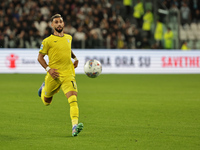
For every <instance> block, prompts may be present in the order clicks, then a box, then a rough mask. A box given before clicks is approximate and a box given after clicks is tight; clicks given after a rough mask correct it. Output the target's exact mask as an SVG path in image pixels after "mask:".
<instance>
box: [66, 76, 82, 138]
mask: <svg viewBox="0 0 200 150" xmlns="http://www.w3.org/2000/svg"><path fill="white" fill-rule="evenodd" d="M62 90H63V92H64V93H65V95H66V97H67V99H68V102H69V105H70V117H71V122H72V136H77V135H78V133H79V132H80V131H81V130H82V129H83V124H82V123H79V124H78V118H79V108H78V103H77V86H76V81H75V79H73V81H66V82H63V84H62Z"/></svg>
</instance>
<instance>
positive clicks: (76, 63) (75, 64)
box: [74, 60, 78, 68]
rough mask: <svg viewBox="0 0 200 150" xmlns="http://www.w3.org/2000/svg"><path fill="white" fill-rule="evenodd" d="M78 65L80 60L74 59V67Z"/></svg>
mask: <svg viewBox="0 0 200 150" xmlns="http://www.w3.org/2000/svg"><path fill="white" fill-rule="evenodd" d="M76 67H78V60H75V61H74V68H76Z"/></svg>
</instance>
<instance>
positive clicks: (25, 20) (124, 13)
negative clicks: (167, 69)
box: [0, 0, 200, 49]
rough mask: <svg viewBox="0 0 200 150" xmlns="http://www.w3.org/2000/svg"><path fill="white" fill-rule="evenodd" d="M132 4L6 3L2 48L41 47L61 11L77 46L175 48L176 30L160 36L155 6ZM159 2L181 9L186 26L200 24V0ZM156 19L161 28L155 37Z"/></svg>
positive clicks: (0, 27) (72, 0)
mask: <svg viewBox="0 0 200 150" xmlns="http://www.w3.org/2000/svg"><path fill="white" fill-rule="evenodd" d="M133 1H135V3H134V5H133ZM133 1H132V0H123V2H122V3H117V2H116V1H115V0H1V3H0V48H39V47H40V45H41V42H42V40H43V39H44V38H46V37H48V36H49V35H50V34H51V33H52V28H51V26H50V18H51V16H52V15H54V14H56V13H59V14H61V15H62V16H63V19H64V21H65V28H64V32H65V33H68V34H70V35H72V36H73V42H72V48H88V49H90V48H97V49H98V48H109V49H116V48H117V49H133V48H168V49H170V48H171V47H172V46H171V45H172V44H171V43H170V40H171V39H173V33H172V31H171V29H170V28H168V29H167V31H166V33H163V35H159V33H160V32H163V29H162V28H163V23H162V22H161V21H160V20H157V22H156V21H155V20H154V16H153V13H152V8H151V9H148V8H144V5H143V3H142V1H140V0H133ZM147 1H148V0H147ZM160 1H161V3H162V4H163V5H165V7H167V8H168V9H174V10H175V9H176V8H177V9H180V10H181V11H182V23H185V22H187V21H191V20H195V21H199V20H200V17H199V16H200V15H199V2H198V1H197V0H160ZM195 2H196V3H195ZM121 4H123V5H121ZM194 9H195V11H191V10H194ZM191 14H192V16H193V18H191ZM130 18H133V19H134V21H135V22H134V23H132V22H131V21H130ZM154 21H155V22H156V27H155V32H154V33H152V24H153V23H154ZM161 30H162V31H161ZM157 33H158V34H157ZM167 33H168V34H167ZM165 34H166V35H165ZM160 36H162V38H163V37H166V40H165V41H166V44H165V45H167V46H164V47H161V45H160V42H161V40H162V38H161V37H160ZM152 37H153V38H154V40H155V41H156V42H155V43H154V44H151V43H150V40H149V39H150V38H152Z"/></svg>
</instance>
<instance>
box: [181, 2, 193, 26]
mask: <svg viewBox="0 0 200 150" xmlns="http://www.w3.org/2000/svg"><path fill="white" fill-rule="evenodd" d="M180 14H181V24H182V25H185V24H190V19H191V18H190V17H191V16H190V8H189V7H188V5H187V4H186V3H183V4H182V6H181V10H180Z"/></svg>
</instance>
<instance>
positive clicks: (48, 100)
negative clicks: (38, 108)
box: [43, 97, 52, 106]
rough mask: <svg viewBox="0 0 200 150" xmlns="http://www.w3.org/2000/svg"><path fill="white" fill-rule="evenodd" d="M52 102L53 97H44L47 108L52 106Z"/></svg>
mask: <svg viewBox="0 0 200 150" xmlns="http://www.w3.org/2000/svg"><path fill="white" fill-rule="evenodd" d="M51 101H52V97H50V98H46V97H44V99H43V103H44V105H45V106H48V105H50V104H51Z"/></svg>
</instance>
